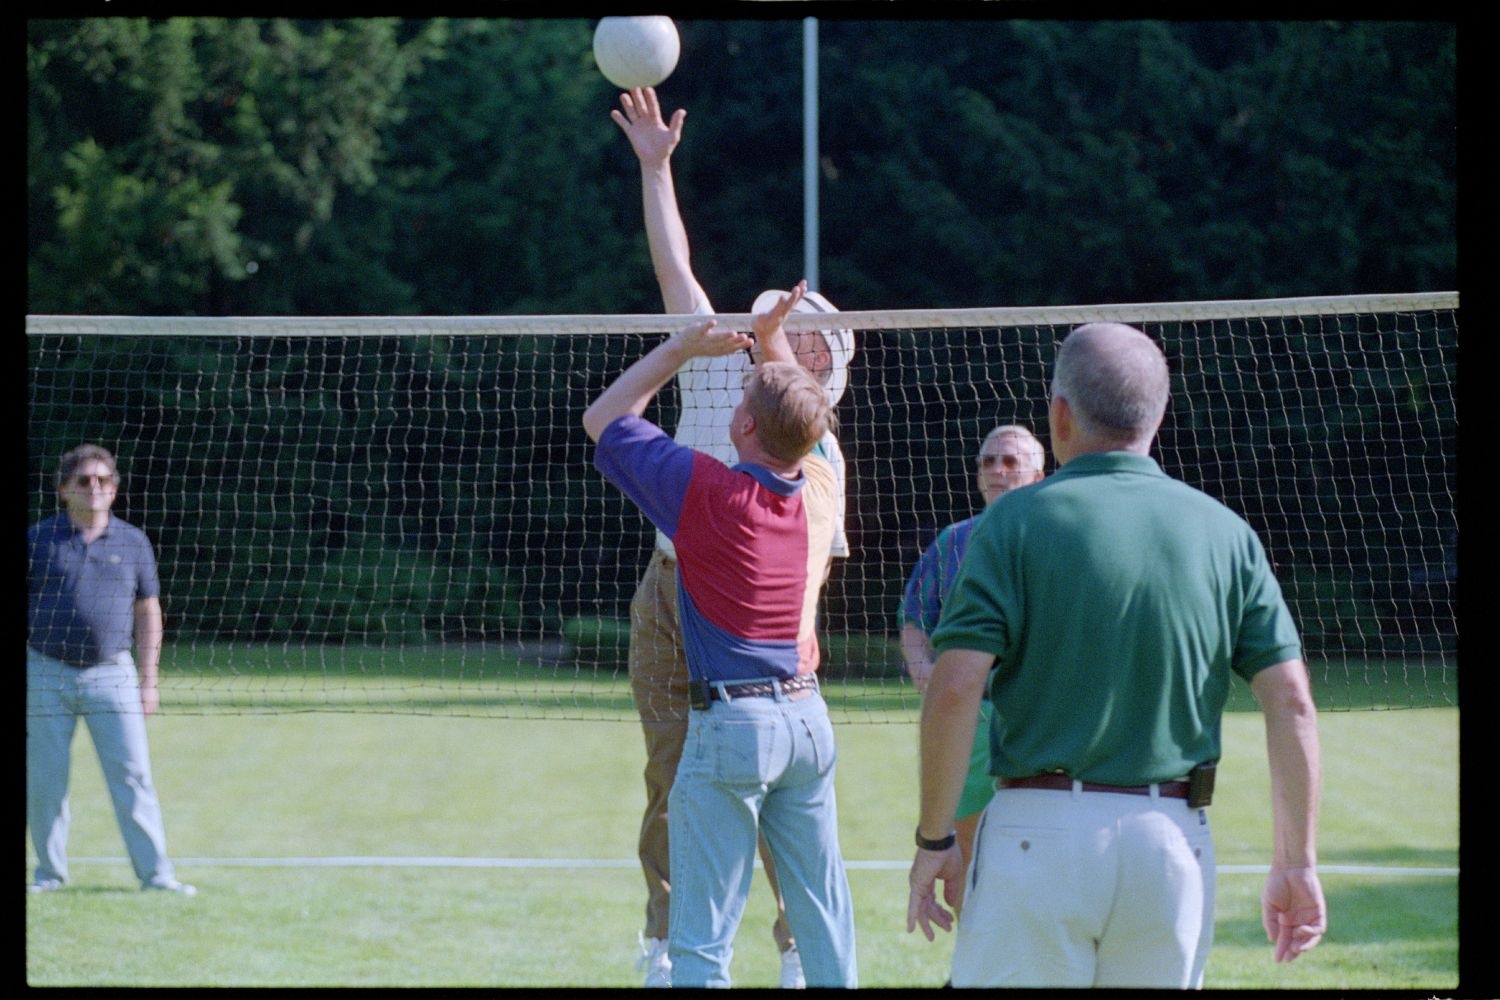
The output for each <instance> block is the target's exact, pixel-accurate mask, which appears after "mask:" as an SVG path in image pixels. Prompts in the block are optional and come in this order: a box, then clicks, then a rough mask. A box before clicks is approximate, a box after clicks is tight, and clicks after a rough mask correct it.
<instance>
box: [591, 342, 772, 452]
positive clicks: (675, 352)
mask: <svg viewBox="0 0 1500 1000" xmlns="http://www.w3.org/2000/svg"><path fill="white" fill-rule="evenodd" d="M714 326H715V322H714V321H713V320H705V321H704V322H702V323H699V324H697V325H696V326H690V327H688V328H687V329H684V330H678V331H677V332H676V333H674V334H672V336H670V337H668V338H667V339H666V340H664V341H662V342H661V343H660V344H657V345H656V346H655V347H654V348H652V349H651V351H650V353H648V354H647V355H646V356H645V357H643V358H641V359H640V360H639V361H637V362H636V363H635V364H633V365H631V366H630V367H629V368H627V369H625V371H624V373H623V374H621V375H620V377H619V378H617V379H615V380H614V382H612V383H610V385H609V387H608V388H606V389H605V390H604V391H603V392H602V393H600V394H599V398H598V399H596V400H594V402H593V403H592V404H590V405H589V408H588V409H587V410H585V411H584V412H583V429H584V430H585V431H586V432H587V433H588V436H589V437H590V438H591V439H593V440H594V441H598V440H599V438H600V436H601V435H602V434H603V433H604V430H605V428H607V427H608V426H609V425H610V424H612V423H614V422H615V421H616V420H618V419H619V418H621V417H623V416H625V415H627V414H631V415H634V416H637V417H638V416H640V415H641V414H643V413H645V412H646V407H647V406H648V405H649V404H650V403H651V400H652V399H653V398H654V397H655V396H656V394H657V393H658V392H660V391H661V387H662V386H664V385H666V384H667V383H668V382H669V381H671V379H672V376H673V375H675V374H676V373H677V369H679V368H681V367H682V366H683V365H684V364H686V363H687V362H688V361H690V360H692V359H693V358H697V357H713V356H716V355H722V354H733V353H734V352H735V351H743V350H744V349H745V348H747V347H749V346H750V337H749V335H748V334H744V333H737V332H735V331H733V330H724V331H719V330H715V329H714Z"/></svg>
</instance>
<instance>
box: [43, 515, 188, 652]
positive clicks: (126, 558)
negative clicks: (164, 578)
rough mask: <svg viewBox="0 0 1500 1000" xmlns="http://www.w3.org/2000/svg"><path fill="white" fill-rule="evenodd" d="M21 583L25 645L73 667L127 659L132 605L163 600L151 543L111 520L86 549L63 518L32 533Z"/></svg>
mask: <svg viewBox="0 0 1500 1000" xmlns="http://www.w3.org/2000/svg"><path fill="white" fill-rule="evenodd" d="M26 582H27V588H26V589H27V622H26V623H27V635H26V642H27V644H28V645H29V646H31V647H32V648H33V649H35V650H36V651H37V652H39V653H43V654H45V655H47V656H50V657H52V658H53V659H55V660H62V661H63V662H64V663H71V664H73V665H74V666H78V667H91V666H94V665H96V664H99V663H105V662H107V661H109V660H111V659H113V658H114V657H115V656H116V655H117V654H119V653H123V652H128V651H129V649H130V647H131V645H132V644H133V642H134V638H135V602H136V601H138V600H143V599H145V598H150V597H160V596H161V582H160V580H159V579H158V576H157V570H156V555H155V553H153V552H152V549H151V541H150V539H148V538H147V537H146V533H145V532H144V531H142V530H141V529H139V528H137V527H135V526H134V525H131V524H127V523H126V522H124V521H122V520H120V519H119V518H118V517H115V516H114V515H113V514H111V515H110V518H109V524H108V525H107V526H106V528H105V529H104V533H103V534H101V535H100V536H99V537H98V538H96V539H94V540H93V541H92V542H90V543H88V544H85V543H84V541H83V535H82V534H80V533H79V531H78V529H77V528H76V527H74V525H73V522H72V521H71V520H70V519H69V518H68V516H67V515H66V514H58V515H57V516H55V517H50V518H48V519H47V520H45V521H41V522H39V523H37V524H35V525H33V526H32V527H31V528H30V529H29V530H28V531H27V532H26Z"/></svg>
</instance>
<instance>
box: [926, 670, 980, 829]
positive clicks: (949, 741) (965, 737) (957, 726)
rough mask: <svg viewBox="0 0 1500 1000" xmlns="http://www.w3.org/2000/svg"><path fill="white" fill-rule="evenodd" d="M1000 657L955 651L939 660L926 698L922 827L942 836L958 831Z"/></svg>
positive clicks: (929, 683)
mask: <svg viewBox="0 0 1500 1000" xmlns="http://www.w3.org/2000/svg"><path fill="white" fill-rule="evenodd" d="M993 662H994V657H993V656H990V655H989V654H986V653H978V652H974V651H971V650H950V651H948V652H946V653H944V654H943V655H942V656H940V657H939V658H938V661H937V665H936V667H934V669H933V672H932V678H931V680H930V681H929V682H928V685H927V691H926V693H925V694H924V695H923V698H922V732H921V747H922V772H921V777H922V811H921V816H920V819H919V821H918V829H920V830H921V832H922V835H923V836H924V837H928V838H931V839H934V840H936V839H940V838H942V837H946V836H947V835H948V833H949V832H950V831H952V829H953V818H954V816H955V815H956V814H957V812H958V800H959V797H960V796H961V795H962V794H963V787H964V780H965V777H966V775H967V773H968V768H969V754H970V750H971V748H972V747H973V745H974V729H975V727H976V726H977V725H978V717H979V700H980V698H982V697H983V696H984V680H985V678H986V677H987V676H988V674H989V668H990V664H991V663H993Z"/></svg>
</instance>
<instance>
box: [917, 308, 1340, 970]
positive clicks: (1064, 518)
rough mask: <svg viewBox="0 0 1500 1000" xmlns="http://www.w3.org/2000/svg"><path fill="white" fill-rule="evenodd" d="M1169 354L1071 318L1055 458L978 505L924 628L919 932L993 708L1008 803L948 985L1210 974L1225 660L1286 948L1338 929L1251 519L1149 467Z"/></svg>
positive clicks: (1309, 707)
mask: <svg viewBox="0 0 1500 1000" xmlns="http://www.w3.org/2000/svg"><path fill="white" fill-rule="evenodd" d="M1167 392H1168V375H1167V366H1166V359H1165V358H1164V357H1163V356H1162V354H1161V351H1160V349H1159V348H1158V347H1157V346H1156V344H1155V343H1154V342H1153V341H1152V340H1151V339H1150V338H1148V337H1147V336H1146V335H1145V334H1143V333H1141V332H1140V331H1138V330H1135V329H1133V328H1131V327H1128V326H1123V325H1119V324H1090V325H1087V326H1082V327H1079V328H1078V329H1076V330H1074V331H1073V332H1072V333H1071V334H1070V335H1069V336H1068V337H1067V338H1066V339H1065V340H1064V342H1063V344H1062V345H1061V347H1060V348H1059V350H1058V355H1057V362H1056V369H1055V372H1054V380H1053V386H1052V403H1051V406H1050V408H1049V410H1048V421H1049V429H1050V432H1051V439H1052V447H1053V451H1054V453H1055V455H1056V458H1057V463H1058V466H1059V468H1058V471H1057V473H1056V474H1055V475H1054V476H1053V477H1052V478H1051V479H1048V480H1046V481H1044V482H1042V483H1040V484H1038V485H1036V486H1033V487H1031V488H1030V489H1027V490H1024V491H1020V492H1018V493H1017V494H1016V495H1014V496H1013V497H1010V498H1008V499H1007V501H1006V502H1005V503H1003V504H994V505H992V506H991V507H989V508H988V509H987V510H986V511H985V513H984V514H982V515H980V519H979V522H978V523H977V524H976V525H975V527H974V530H973V533H972V534H971V536H970V540H969V549H968V553H967V555H966V556H965V559H964V562H963V566H962V568H961V569H960V571H959V575H958V579H957V580H956V581H955V583H954V587H953V590H952V592H951V594H950V595H949V598H948V602H947V603H946V604H945V606H944V609H943V614H942V619H941V621H940V623H939V625H938V628H937V631H936V632H935V633H934V635H933V646H934V647H935V648H936V649H937V650H938V652H939V654H940V655H939V658H938V662H937V666H936V668H935V669H934V671H933V674H932V677H931V680H930V681H929V683H928V687H927V692H926V695H925V697H924V700H923V707H922V729H921V751H922V795H921V814H920V820H919V823H918V826H917V844H918V850H917V855H916V859H915V860H914V861H913V864H912V870H911V876H910V882H911V898H910V901H909V903H908V913H907V929H908V931H910V930H914V929H915V928H916V927H917V926H920V927H921V928H922V930H923V932H924V933H925V934H926V935H927V937H928V938H929V939H931V938H932V936H933V933H932V927H931V925H932V924H934V923H935V924H937V925H938V926H939V927H941V928H943V929H944V930H948V929H951V927H952V925H953V915H952V913H951V912H949V911H948V910H947V909H945V908H944V907H943V905H942V904H941V903H940V902H939V901H938V900H937V898H936V882H937V880H939V879H941V880H943V881H944V883H945V885H944V899H945V900H946V901H947V902H948V904H949V906H952V905H953V903H954V901H955V900H956V899H957V896H958V884H959V881H960V880H961V879H963V878H964V874H965V873H964V871H963V869H962V867H961V862H960V857H959V852H958V849H957V848H956V847H955V846H954V843H953V842H954V837H953V836H952V830H953V817H954V810H955V808H956V806H957V804H958V800H959V795H960V792H961V790H962V788H963V784H964V776H965V770H966V766H967V763H968V758H969V750H970V746H971V743H972V739H973V736H974V729H973V726H974V721H973V720H974V719H975V718H976V714H977V712H976V710H977V706H978V703H979V701H980V699H981V698H982V697H984V696H985V692H986V690H988V695H989V698H990V700H991V701H992V702H993V705H994V716H993V721H992V724H991V730H990V749H991V761H992V763H991V773H993V774H994V775H995V776H996V778H997V779H998V780H997V782H996V784H997V788H998V790H997V792H996V794H995V798H994V799H993V800H992V802H991V803H990V805H989V807H988V808H987V809H986V811H985V815H984V818H983V820H982V821H981V826H980V831H979V835H978V840H977V842H976V844H975V847H974V862H973V865H972V867H971V869H970V872H969V879H970V881H969V884H968V886H967V891H966V893H965V903H964V909H963V918H962V920H961V921H960V922H959V927H958V936H957V939H956V941H955V943H954V954H953V985H954V986H1036V987H1048V986H1051V987H1085V986H1115V987H1167V988H1178V989H1181V988H1196V987H1201V986H1202V983H1203V970H1204V964H1205V961H1206V959H1207V955H1208V950H1209V945H1210V943H1211V941H1212V937H1213V899H1214V851H1213V841H1212V838H1211V836H1210V833H1209V826H1208V813H1207V810H1206V808H1204V807H1205V806H1206V805H1207V804H1208V800H1209V799H1210V797H1211V791H1212V783H1211V776H1212V774H1213V770H1212V768H1213V765H1214V764H1215V763H1216V762H1217V761H1218V758H1219V754H1220V720H1221V717H1222V714H1223V709H1224V703H1225V700H1226V698H1227V696H1228V691H1229V685H1230V681H1231V678H1230V674H1231V673H1238V674H1239V675H1240V676H1241V677H1243V678H1244V679H1245V680H1247V681H1248V682H1249V684H1250V687H1251V690H1252V691H1253V692H1254V694H1255V696H1256V698H1257V699H1258V700H1259V702H1260V704H1261V708H1262V710H1263V712H1264V715H1265V720H1266V727H1267V745H1268V751H1269V753H1268V756H1269V762H1270V769H1271V795H1272V808H1273V822H1274V829H1275V849H1274V852H1273V855H1272V861H1271V872H1270V875H1269V876H1268V877H1267V881H1266V886H1265V890H1264V893H1263V895H1262V902H1263V908H1262V909H1263V912H1262V919H1263V924H1264V927H1265V930H1266V933H1267V936H1268V938H1269V939H1270V940H1271V941H1272V942H1273V943H1274V946H1275V957H1276V959H1277V960H1278V961H1290V960H1291V959H1294V958H1295V957H1296V956H1297V955H1298V954H1300V953H1301V952H1303V951H1306V950H1307V949H1309V948H1312V947H1313V946H1314V945H1316V944H1317V943H1318V941H1319V939H1320V938H1321V936H1322V934H1323V931H1324V928H1325V927H1326V924H1327V912H1326V906H1325V904H1324V900H1323V893H1322V889H1321V887H1320V885H1319V882H1318V876H1317V868H1316V865H1317V849H1316V839H1317V837H1316V834H1317V798H1318V780H1319V778H1318V773H1319V766H1318V737H1317V718H1316V709H1315V707H1314V705H1313V701H1312V696H1311V693H1310V690H1309V687H1308V681H1307V671H1306V668H1305V666H1304V665H1303V662H1302V659H1301V644H1300V641H1299V639H1298V635H1297V631H1296V628H1295V626H1294V624H1293V622H1292V620H1291V616H1290V614H1289V612H1288V611H1287V607H1286V603H1285V601H1284V600H1283V599H1282V596H1281V590H1280V588H1279V587H1278V586H1277V583H1276V579H1275V577H1274V576H1273V575H1272V573H1271V570H1270V566H1269V564H1268V562H1267V560H1266V556H1265V553H1264V550H1263V549H1262V547H1261V544H1260V541H1259V539H1257V538H1256V536H1255V533H1254V531H1252V530H1251V528H1250V527H1249V526H1248V525H1247V524H1246V523H1245V522H1244V521H1243V520H1242V519H1241V518H1240V517H1239V516H1238V515H1236V514H1234V513H1233V512H1231V511H1230V510H1229V509H1228V508H1226V507H1224V506H1223V505H1222V504H1220V503H1219V502H1218V501H1216V500H1214V499H1212V498H1211V497H1209V496H1207V495H1206V494H1204V493H1201V492H1199V491H1198V490H1195V489H1193V488H1191V487H1189V486H1186V485H1184V484H1182V483H1180V482H1177V481H1176V480H1173V479H1171V478H1169V477H1167V476H1166V475H1165V474H1164V473H1163V472H1162V471H1161V469H1160V468H1159V467H1158V466H1157V464H1156V463H1155V462H1154V461H1153V460H1152V459H1151V458H1150V447H1151V444H1152V441H1153V440H1154V438H1155V435H1156V431H1157V429H1158V427H1159V426H1160V424H1161V421H1162V417H1163V415H1164V414H1165V412H1166V403H1167Z"/></svg>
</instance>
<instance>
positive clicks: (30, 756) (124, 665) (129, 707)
mask: <svg viewBox="0 0 1500 1000" xmlns="http://www.w3.org/2000/svg"><path fill="white" fill-rule="evenodd" d="M79 716H82V717H83V721H84V723H85V724H87V726H88V727H89V735H90V736H92V737H93V740H94V749H95V750H96V751H97V752H98V754H99V764H100V766H101V767H103V769H104V781H105V783H106V784H107V785H108V786H109V796H110V799H111V800H112V801H113V803H114V807H115V820H116V821H117V822H118V823H119V825H120V833H121V835H123V837H124V838H125V849H126V851H127V853H129V855H130V863H131V866H132V867H133V868H134V869H135V876H136V878H138V879H140V880H141V884H142V885H147V884H150V883H165V882H170V881H172V879H173V871H172V862H171V861H170V860H168V858H167V848H166V835H165V833H163V831H162V820H161V804H160V803H159V802H158V801H157V798H156V787H155V786H154V785H153V784H152V783H151V758H150V755H149V754H148V752H147V748H146V716H145V713H144V712H143V711H142V710H141V689H140V681H139V679H138V677H137V676H136V671H135V661H134V660H132V659H131V658H130V654H129V653H122V654H120V656H119V657H117V658H116V659H115V660H114V661H112V662H109V663H101V664H99V665H98V666H94V667H85V668H82V669H79V668H77V667H70V666H68V665H67V664H66V663H63V662H61V661H59V660H54V659H52V658H51V657H50V656H43V655H42V654H41V653H38V652H37V651H36V650H34V649H31V648H29V647H28V648H27V650H26V822H27V825H28V826H30V827H31V842H32V844H33V845H34V846H35V847H36V855H37V866H36V878H37V880H38V881H41V880H45V879H56V880H57V881H59V882H66V881H67V880H68V855H67V845H68V824H69V813H68V779H69V776H70V773H71V767H72V761H71V757H72V746H73V732H74V730H75V729H76V728H77V726H78V718H79Z"/></svg>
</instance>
